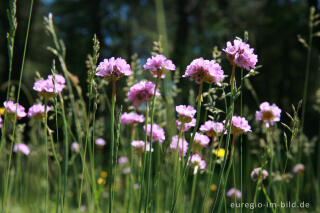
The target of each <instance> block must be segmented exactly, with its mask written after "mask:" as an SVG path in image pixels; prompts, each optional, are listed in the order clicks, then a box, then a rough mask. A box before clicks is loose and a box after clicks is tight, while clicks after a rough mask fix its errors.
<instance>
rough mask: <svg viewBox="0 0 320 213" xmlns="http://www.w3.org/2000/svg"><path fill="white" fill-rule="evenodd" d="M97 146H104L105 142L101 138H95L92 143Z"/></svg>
mask: <svg viewBox="0 0 320 213" xmlns="http://www.w3.org/2000/svg"><path fill="white" fill-rule="evenodd" d="M94 143H95V144H96V145H97V146H105V145H106V141H105V140H104V139H103V138H97V139H96V140H95V142H94Z"/></svg>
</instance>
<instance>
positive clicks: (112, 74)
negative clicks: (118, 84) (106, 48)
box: [96, 57, 132, 80]
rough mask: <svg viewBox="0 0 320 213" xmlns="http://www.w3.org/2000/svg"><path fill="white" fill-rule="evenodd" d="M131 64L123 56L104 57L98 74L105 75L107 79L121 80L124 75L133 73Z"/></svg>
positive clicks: (98, 68)
mask: <svg viewBox="0 0 320 213" xmlns="http://www.w3.org/2000/svg"><path fill="white" fill-rule="evenodd" d="M131 74H132V71H131V69H130V65H129V64H127V62H126V60H124V59H122V58H116V59H115V58H114V57H112V58H109V59H104V60H103V61H102V62H100V64H99V65H98V67H97V73H96V75H97V76H101V77H104V78H105V79H106V80H110V79H114V80H119V79H120V78H121V77H122V76H128V75H131Z"/></svg>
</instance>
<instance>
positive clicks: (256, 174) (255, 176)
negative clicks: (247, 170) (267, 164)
mask: <svg viewBox="0 0 320 213" xmlns="http://www.w3.org/2000/svg"><path fill="white" fill-rule="evenodd" d="M260 173H261V178H262V180H265V179H267V177H268V176H269V173H268V171H267V170H265V169H262V168H261V167H258V168H255V169H253V170H252V172H251V179H252V180H254V181H257V180H258V178H259V177H260Z"/></svg>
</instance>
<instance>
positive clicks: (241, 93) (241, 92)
mask: <svg viewBox="0 0 320 213" xmlns="http://www.w3.org/2000/svg"><path fill="white" fill-rule="evenodd" d="M240 88H241V91H240V116H241V117H242V116H243V111H242V104H243V102H242V97H243V91H244V89H243V69H241V86H240ZM242 156H243V143H242V135H240V191H241V194H242V195H243V185H242V183H243V165H242V163H243V157H242ZM240 202H241V203H242V202H243V196H241V198H240ZM240 213H242V208H240Z"/></svg>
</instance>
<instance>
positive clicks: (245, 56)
mask: <svg viewBox="0 0 320 213" xmlns="http://www.w3.org/2000/svg"><path fill="white" fill-rule="evenodd" d="M223 51H224V52H225V53H226V54H227V59H228V60H229V62H230V63H231V64H232V65H235V66H238V67H240V68H243V69H246V70H248V71H249V70H250V69H254V68H255V66H256V63H257V62H258V56H257V55H255V54H254V53H253V51H254V49H253V48H250V46H249V44H247V43H245V42H243V41H241V40H240V39H235V40H234V41H233V45H232V43H231V42H230V41H228V42H227V47H226V48H225V49H223Z"/></svg>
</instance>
